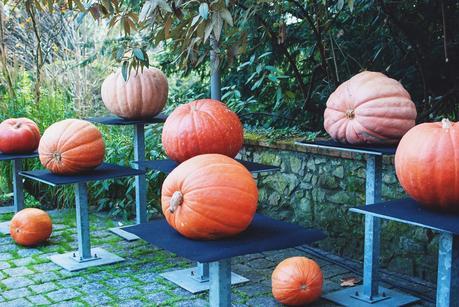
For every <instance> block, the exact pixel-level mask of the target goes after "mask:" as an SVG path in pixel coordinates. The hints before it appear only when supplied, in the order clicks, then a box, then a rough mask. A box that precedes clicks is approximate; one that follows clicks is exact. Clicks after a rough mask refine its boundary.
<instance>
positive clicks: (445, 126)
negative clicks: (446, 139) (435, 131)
mask: <svg viewBox="0 0 459 307" xmlns="http://www.w3.org/2000/svg"><path fill="white" fill-rule="evenodd" d="M441 125H442V127H443V129H449V128H451V126H452V124H451V122H450V121H449V119H447V118H443V119H442V120H441Z"/></svg>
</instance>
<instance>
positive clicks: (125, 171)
mask: <svg viewBox="0 0 459 307" xmlns="http://www.w3.org/2000/svg"><path fill="white" fill-rule="evenodd" d="M142 174H145V171H143V170H137V169H133V168H130V167H125V166H120V165H116V164H109V163H103V164H102V165H100V166H98V167H97V168H96V169H94V170H92V171H89V172H85V173H82V174H76V175H56V174H53V173H51V172H49V171H48V170H37V171H24V172H20V173H19V175H21V176H23V177H26V178H30V179H34V180H37V181H40V182H43V183H46V184H49V185H52V186H57V185H66V184H72V183H80V182H89V181H97V180H106V179H113V178H118V177H127V176H136V175H142Z"/></svg>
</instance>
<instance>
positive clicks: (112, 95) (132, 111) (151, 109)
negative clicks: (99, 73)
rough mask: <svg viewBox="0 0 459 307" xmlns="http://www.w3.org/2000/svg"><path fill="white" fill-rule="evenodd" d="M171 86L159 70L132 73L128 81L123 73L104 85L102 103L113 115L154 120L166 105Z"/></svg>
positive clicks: (106, 80) (112, 75) (113, 74)
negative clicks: (151, 118) (152, 118)
mask: <svg viewBox="0 0 459 307" xmlns="http://www.w3.org/2000/svg"><path fill="white" fill-rule="evenodd" d="M168 91H169V85H168V83H167V79H166V76H165V75H164V74H163V73H162V72H161V71H160V70H159V69H157V68H149V69H147V68H145V69H143V71H140V70H139V72H136V71H134V70H132V71H131V73H130V75H129V79H128V80H127V81H124V79H123V76H122V74H121V71H117V72H115V73H112V74H111V75H109V76H108V77H107V78H106V79H105V80H104V82H103V83H102V89H101V94H102V101H103V102H104V104H105V106H106V107H107V109H108V110H110V112H112V113H113V114H115V115H118V116H120V117H123V118H128V119H142V118H148V117H154V116H155V115H156V114H158V113H159V112H161V110H162V109H163V108H164V106H165V105H166V101H167V94H168Z"/></svg>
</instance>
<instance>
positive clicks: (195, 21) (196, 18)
mask: <svg viewBox="0 0 459 307" xmlns="http://www.w3.org/2000/svg"><path fill="white" fill-rule="evenodd" d="M200 17H201V16H199V15H196V16H194V17H193V19H192V20H191V26H192V27H193V26H194V25H195V24H196V23H197V22H198V20H199V18H200Z"/></svg>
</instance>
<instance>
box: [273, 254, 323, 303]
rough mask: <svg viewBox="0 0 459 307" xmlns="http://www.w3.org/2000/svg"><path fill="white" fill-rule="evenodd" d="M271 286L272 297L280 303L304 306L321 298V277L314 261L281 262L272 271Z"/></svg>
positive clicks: (290, 259) (306, 259)
mask: <svg viewBox="0 0 459 307" xmlns="http://www.w3.org/2000/svg"><path fill="white" fill-rule="evenodd" d="M271 285H272V292H273V296H274V298H275V299H276V300H277V301H279V302H280V303H282V304H285V305H292V306H300V305H306V304H309V303H312V302H314V301H316V300H317V299H318V298H319V297H320V296H321V294H322V285H323V275H322V271H321V270H320V267H319V265H318V264H317V263H316V262H315V261H314V260H311V259H309V258H306V257H291V258H287V259H285V260H283V261H282V262H281V263H279V264H278V265H277V267H276V268H275V269H274V271H273V273H272V276H271Z"/></svg>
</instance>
